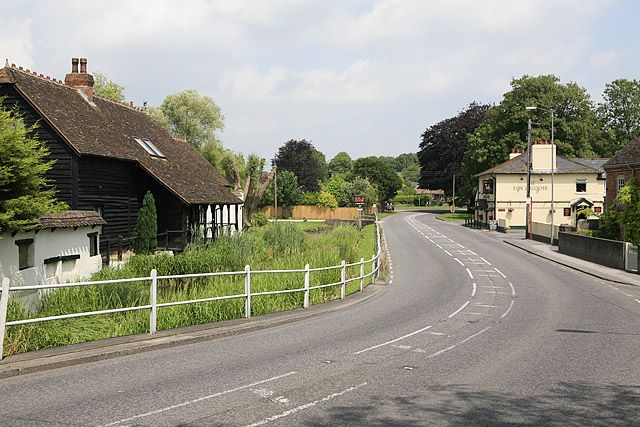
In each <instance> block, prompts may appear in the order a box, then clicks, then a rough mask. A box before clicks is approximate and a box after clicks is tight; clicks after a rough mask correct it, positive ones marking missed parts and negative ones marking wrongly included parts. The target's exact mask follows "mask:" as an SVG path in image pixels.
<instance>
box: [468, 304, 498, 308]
mask: <svg viewBox="0 0 640 427" xmlns="http://www.w3.org/2000/svg"><path fill="white" fill-rule="evenodd" d="M473 305H475V306H476V307H488V308H504V307H500V306H499V305H489V304H473Z"/></svg>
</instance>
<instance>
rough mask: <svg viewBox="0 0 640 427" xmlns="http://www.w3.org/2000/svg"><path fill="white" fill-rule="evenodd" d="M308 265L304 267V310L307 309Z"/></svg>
mask: <svg viewBox="0 0 640 427" xmlns="http://www.w3.org/2000/svg"><path fill="white" fill-rule="evenodd" d="M309 273H310V272H309V264H307V265H305V266H304V305H303V307H304V308H309Z"/></svg>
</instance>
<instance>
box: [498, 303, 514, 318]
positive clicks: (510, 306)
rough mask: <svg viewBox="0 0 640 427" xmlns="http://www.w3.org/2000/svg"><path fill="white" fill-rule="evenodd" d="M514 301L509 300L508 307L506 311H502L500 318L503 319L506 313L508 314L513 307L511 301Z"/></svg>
mask: <svg viewBox="0 0 640 427" xmlns="http://www.w3.org/2000/svg"><path fill="white" fill-rule="evenodd" d="M514 302H515V301H513V300H511V304H509V308H507V311H505V312H504V313H502V316H500V319H503V318H504V317H505V316H506V315H507V314H509V312H510V311H511V309H512V308H513V303H514Z"/></svg>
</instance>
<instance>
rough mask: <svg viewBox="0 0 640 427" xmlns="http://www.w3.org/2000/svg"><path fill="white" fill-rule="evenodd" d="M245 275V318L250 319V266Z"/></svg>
mask: <svg viewBox="0 0 640 427" xmlns="http://www.w3.org/2000/svg"><path fill="white" fill-rule="evenodd" d="M244 273H245V276H244V293H245V294H246V299H245V301H244V317H246V318H247V319H248V318H250V317H251V267H250V266H249V265H248V264H247V265H246V266H245V267H244Z"/></svg>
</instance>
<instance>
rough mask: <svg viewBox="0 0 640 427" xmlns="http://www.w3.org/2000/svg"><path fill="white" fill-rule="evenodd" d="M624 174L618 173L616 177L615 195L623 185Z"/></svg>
mask: <svg viewBox="0 0 640 427" xmlns="http://www.w3.org/2000/svg"><path fill="white" fill-rule="evenodd" d="M624 184H625V182H624V175H618V176H617V177H616V195H617V194H618V193H619V192H620V190H621V189H622V187H624Z"/></svg>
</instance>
